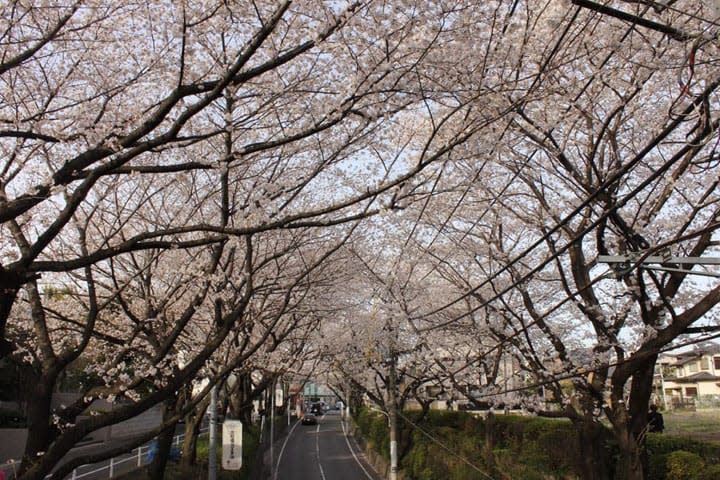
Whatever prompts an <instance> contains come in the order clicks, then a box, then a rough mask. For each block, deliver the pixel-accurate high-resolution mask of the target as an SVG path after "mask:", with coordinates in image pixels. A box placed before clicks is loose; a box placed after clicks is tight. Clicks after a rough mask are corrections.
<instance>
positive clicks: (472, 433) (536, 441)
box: [357, 410, 720, 480]
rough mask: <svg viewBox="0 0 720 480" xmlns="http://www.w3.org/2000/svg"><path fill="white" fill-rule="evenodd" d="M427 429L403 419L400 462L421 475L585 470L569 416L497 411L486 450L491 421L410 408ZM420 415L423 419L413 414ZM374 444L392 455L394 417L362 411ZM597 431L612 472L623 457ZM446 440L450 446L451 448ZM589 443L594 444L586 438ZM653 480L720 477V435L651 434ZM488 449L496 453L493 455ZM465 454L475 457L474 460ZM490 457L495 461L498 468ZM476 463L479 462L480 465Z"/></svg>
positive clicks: (561, 475) (461, 477)
mask: <svg viewBox="0 0 720 480" xmlns="http://www.w3.org/2000/svg"><path fill="white" fill-rule="evenodd" d="M403 415H404V416H405V417H407V418H410V419H412V421H413V423H416V424H417V425H418V426H419V427H420V428H422V430H423V431H424V432H426V433H427V434H429V435H430V436H432V437H433V438H434V440H435V441H433V440H431V439H429V438H428V436H427V435H426V434H425V433H423V432H421V431H420V430H419V429H416V428H414V427H412V425H410V424H408V423H407V422H404V421H402V418H401V419H400V424H399V430H400V432H401V438H400V445H399V451H400V452H401V454H402V453H404V456H402V457H401V458H400V465H401V466H402V468H403V470H404V471H405V473H406V474H407V476H408V477H409V478H413V479H415V480H435V479H442V480H470V479H476V478H487V477H486V476H484V474H481V473H479V472H478V471H477V469H480V470H482V471H483V472H484V473H485V474H487V475H491V476H493V475H494V477H493V478H523V479H536V478H537V479H546V480H549V479H565V478H573V477H574V476H578V475H579V473H580V471H581V462H582V458H580V455H581V448H580V447H581V444H580V437H579V435H578V431H577V427H576V426H575V425H573V424H572V423H571V422H570V421H568V420H562V419H548V418H541V417H523V416H517V415H498V416H495V417H493V422H492V429H493V431H492V435H493V444H494V449H493V451H492V452H487V451H486V449H485V440H486V439H485V433H486V429H487V428H488V425H489V424H488V422H487V421H486V420H484V419H482V418H478V417H476V416H474V415H472V414H469V413H467V412H455V411H439V410H434V411H430V412H429V413H428V415H427V416H426V417H424V418H422V419H420V418H419V415H418V414H417V412H409V413H404V414H403ZM413 417H415V418H416V419H413ZM357 424H358V427H359V429H360V432H361V433H362V435H363V436H364V437H365V439H366V441H367V443H368V447H369V448H373V449H374V450H375V451H377V452H378V453H380V454H381V455H383V456H384V457H385V458H386V459H387V458H388V452H389V445H388V443H389V440H388V428H387V417H385V416H384V415H382V414H380V413H378V412H373V411H370V410H363V411H361V413H360V414H359V416H358V418H357ZM596 427H597V428H594V429H592V434H591V437H593V442H596V445H595V447H594V448H601V449H603V450H604V454H603V455H601V457H602V458H601V459H600V460H604V462H605V465H604V467H605V468H607V471H608V472H609V474H610V475H612V469H613V467H614V465H613V464H612V463H613V462H614V461H615V460H616V458H617V445H615V444H614V442H613V440H612V436H611V434H610V432H609V430H608V429H606V428H604V427H602V426H600V425H597V426H596ZM440 444H442V445H445V446H447V447H448V448H449V449H451V451H452V453H449V452H448V450H446V449H445V448H443V447H442V446H441V445H440ZM585 447H586V448H588V446H587V445H585ZM647 449H648V462H649V463H648V475H647V478H648V479H649V480H716V479H719V478H720V442H702V441H698V440H693V439H689V438H682V437H673V436H668V435H661V434H649V435H648V436H647ZM488 453H490V454H491V458H490V459H487V455H488ZM463 459H465V460H467V461H469V462H471V463H472V466H471V465H468V464H467V463H466V462H465V461H464V460H463ZM486 460H492V462H494V464H495V465H494V467H495V469H494V470H493V469H492V468H491V467H490V466H489V465H488V464H487V463H486ZM476 468H477V469H476Z"/></svg>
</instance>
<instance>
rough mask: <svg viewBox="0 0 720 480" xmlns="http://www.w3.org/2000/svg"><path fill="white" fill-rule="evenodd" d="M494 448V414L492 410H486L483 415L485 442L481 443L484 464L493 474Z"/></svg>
mask: <svg viewBox="0 0 720 480" xmlns="http://www.w3.org/2000/svg"><path fill="white" fill-rule="evenodd" d="M494 449H495V415H494V414H493V412H488V414H487V417H485V442H484V444H483V448H482V452H483V458H484V459H485V464H486V465H487V467H488V469H489V471H490V474H491V475H494V474H495V456H494V454H493V450H494Z"/></svg>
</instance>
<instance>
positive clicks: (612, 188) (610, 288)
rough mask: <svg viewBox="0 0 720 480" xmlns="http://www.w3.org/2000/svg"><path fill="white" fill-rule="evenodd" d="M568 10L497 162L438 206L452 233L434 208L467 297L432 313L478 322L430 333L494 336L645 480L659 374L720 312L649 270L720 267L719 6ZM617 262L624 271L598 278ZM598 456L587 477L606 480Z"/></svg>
mask: <svg viewBox="0 0 720 480" xmlns="http://www.w3.org/2000/svg"><path fill="white" fill-rule="evenodd" d="M572 3H574V4H576V6H570V5H563V6H561V7H557V8H548V9H547V10H546V11H545V12H542V13H540V14H538V16H537V24H541V23H542V22H543V21H546V22H551V25H554V34H553V35H552V36H550V37H549V38H550V39H551V41H550V42H546V44H549V45H551V47H550V48H551V49H552V55H551V56H550V57H548V59H547V62H545V63H543V65H542V66H543V69H544V70H543V72H542V73H541V74H540V75H539V76H538V77H536V78H537V80H533V81H532V82H533V83H532V84H531V86H532V92H533V94H532V96H526V97H525V101H524V103H523V104H522V106H520V107H519V108H518V109H517V112H516V115H515V116H514V117H513V118H512V119H511V120H510V122H509V123H508V124H507V128H506V129H505V130H503V132H502V138H501V140H500V141H496V142H493V143H492V145H494V147H493V148H492V149H491V151H490V153H491V155H484V156H481V157H480V158H481V159H482V162H476V163H471V162H465V163H463V162H458V163H457V164H456V165H454V167H455V168H456V171H457V172H463V173H462V174H461V176H458V177H456V178H458V181H457V183H455V184H452V185H449V186H448V185H446V184H444V185H442V190H440V189H438V191H444V192H449V193H448V194H447V195H446V197H448V199H449V201H448V203H449V204H450V205H451V207H452V209H453V216H452V217H450V216H449V215H447V213H446V212H447V210H448V208H447V207H446V208H445V210H442V209H440V208H438V207H436V208H434V209H428V211H429V212H430V213H429V214H428V215H426V216H425V221H426V222H427V223H430V224H432V225H435V228H436V230H438V231H439V232H441V234H442V235H445V236H447V237H448V239H449V242H452V243H454V244H455V245H456V246H457V248H458V250H457V251H456V253H455V254H454V255H453V254H451V253H443V254H442V255H438V257H439V258H438V260H437V261H438V270H439V271H443V273H444V276H445V277H446V278H448V279H451V280H452V281H453V282H454V283H456V284H457V285H459V286H460V287H461V288H464V289H465V293H464V294H463V295H462V296H458V297H457V298H456V299H455V300H454V301H453V302H448V303H447V304H446V305H445V306H443V307H441V308H439V309H436V310H434V311H430V312H429V313H430V314H433V313H437V312H440V311H444V310H447V308H449V307H450V306H453V307H455V308H459V307H460V306H462V305H465V304H467V305H469V306H470V308H468V311H467V312H465V313H461V314H460V315H459V316H458V318H456V319H453V320H451V321H447V322H445V323H442V322H438V323H437V324H436V325H435V326H434V327H431V328H432V329H437V331H441V330H440V329H441V328H443V327H444V326H449V325H455V324H461V323H462V322H470V321H473V322H480V324H481V325H482V326H483V328H485V329H486V330H487V331H489V332H491V333H492V336H494V337H495V338H497V344H496V345H495V346H492V347H491V348H489V349H488V350H487V351H488V353H494V352H497V351H498V350H500V349H503V350H505V349H508V350H511V351H514V355H515V356H516V357H517V358H518V359H519V360H521V363H522V365H524V367H523V368H525V369H527V370H528V371H529V372H532V374H533V376H534V377H535V378H536V382H537V383H536V385H535V387H533V388H537V386H540V385H543V386H546V387H547V388H548V389H550V390H553V391H554V392H555V395H556V398H562V399H563V403H562V409H561V411H559V412H545V413H546V414H553V415H562V416H566V417H569V418H570V419H571V420H573V422H575V423H576V425H577V426H578V429H579V432H580V434H581V435H583V436H584V438H585V439H586V440H587V441H586V442H585V443H584V445H593V444H597V441H598V438H599V437H598V435H599V432H600V429H599V428H598V426H599V419H600V418H601V416H605V417H607V418H608V419H609V420H610V423H611V425H612V432H613V434H614V436H615V438H616V440H617V442H618V445H619V446H620V451H621V455H620V458H619V460H618V464H617V465H616V466H615V471H616V478H628V479H631V478H633V479H636V478H643V465H642V458H643V455H642V449H643V445H644V436H645V427H646V423H647V422H646V413H647V406H648V401H649V398H650V392H651V382H652V377H653V372H654V364H655V359H656V357H657V355H658V353H659V352H661V351H662V350H663V349H666V348H669V347H671V346H672V345H673V344H674V343H673V342H675V341H676V339H678V337H679V336H680V335H682V334H683V333H684V332H686V329H687V328H688V327H689V326H690V325H692V324H693V323H695V322H698V321H700V320H702V319H703V318H706V319H707V318H710V319H715V318H716V315H717V309H716V305H717V303H718V301H719V300H720V289H719V288H720V286H719V285H718V282H717V281H716V280H713V279H709V280H707V281H698V280H697V278H698V277H697V276H695V274H703V273H704V269H703V268H702V267H695V269H693V270H692V271H691V270H690V269H689V268H685V269H683V268H678V266H677V265H672V264H666V265H664V266H661V267H660V270H652V269H650V268H648V267H646V266H645V265H644V264H643V263H642V261H643V259H644V258H646V257H647V256H649V255H660V256H662V255H665V256H667V257H668V258H669V257H671V256H679V257H683V256H702V255H712V254H713V253H715V252H716V251H717V242H716V239H717V228H718V223H717V215H718V210H717V183H716V179H715V178H713V177H712V176H708V175H707V172H708V171H711V170H712V169H713V168H714V166H715V163H716V160H717V153H716V147H717V134H716V132H717V126H718V124H717V122H718V119H717V115H716V111H715V106H716V105H717V101H718V99H717V87H718V85H719V84H718V80H720V79H719V78H718V77H717V69H716V62H717V54H716V50H715V47H714V45H713V41H712V40H711V39H712V38H714V35H715V34H716V33H715V30H714V29H715V23H714V22H713V20H714V19H715V18H716V16H717V15H716V12H715V10H714V9H713V8H711V7H712V5H710V4H709V3H708V4H707V5H701V4H697V3H693V4H691V3H690V2H687V3H685V2H672V6H664V5H655V4H653V5H654V7H655V8H652V7H653V5H651V3H652V2H632V3H633V5H628V2H616V3H617V4H615V5H612V6H608V5H599V4H597V3H594V2H584V1H574V2H572ZM622 12H625V14H622ZM488 143H489V142H488V141H485V142H484V144H485V145H483V146H482V147H485V146H486V145H487V144H488ZM485 148H486V147H485ZM479 151H481V150H479ZM483 172H484V173H486V174H487V175H488V176H490V177H491V178H489V179H485V178H482V173H483ZM468 178H470V179H478V180H476V181H472V182H470V181H467V179H468ZM481 178H482V179H481ZM480 179H481V180H480ZM470 205H473V206H475V209H474V210H472V213H471V214H465V213H464V211H467V210H469V208H464V207H469V206H470ZM458 212H462V213H458ZM611 254H612V255H625V256H628V258H629V260H628V263H627V265H626V268H620V269H617V270H614V269H611V268H609V267H608V266H607V265H604V264H602V263H601V262H598V256H599V255H611ZM418 316H419V317H420V316H421V315H418ZM562 379H565V380H567V379H570V380H571V381H572V384H573V387H574V389H573V392H572V397H568V396H567V395H565V394H564V393H563V389H562V385H561V384H560V381H561V380H562ZM587 453H588V455H586V456H585V458H586V459H587V463H586V465H585V471H584V472H583V478H606V477H607V475H608V470H609V467H608V466H607V465H602V464H601V463H600V462H599V459H598V458H596V457H594V456H593V455H592V452H590V451H588V452H587Z"/></svg>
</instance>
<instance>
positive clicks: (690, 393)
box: [685, 387, 697, 398]
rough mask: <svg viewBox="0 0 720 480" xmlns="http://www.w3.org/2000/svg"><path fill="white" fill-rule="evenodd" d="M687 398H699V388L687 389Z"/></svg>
mask: <svg viewBox="0 0 720 480" xmlns="http://www.w3.org/2000/svg"><path fill="white" fill-rule="evenodd" d="M685 396H687V397H695V398H697V387H685Z"/></svg>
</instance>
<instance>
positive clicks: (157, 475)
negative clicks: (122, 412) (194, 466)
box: [148, 400, 175, 480]
mask: <svg viewBox="0 0 720 480" xmlns="http://www.w3.org/2000/svg"><path fill="white" fill-rule="evenodd" d="M174 407H175V402H174V401H172V400H168V401H167V402H166V403H165V409H164V412H163V421H165V420H167V419H168V418H169V417H170V416H172V414H173V411H174ZM174 427H175V426H174V425H172V426H170V427H168V428H167V429H165V430H163V432H162V433H161V434H160V435H158V437H157V439H156V440H155V442H156V450H155V458H154V459H153V461H152V462H151V463H150V465H149V466H148V478H149V479H150V480H163V477H164V476H165V467H166V466H167V461H168V458H170V449H171V448H172V441H173V434H174V433H175V428H174Z"/></svg>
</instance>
